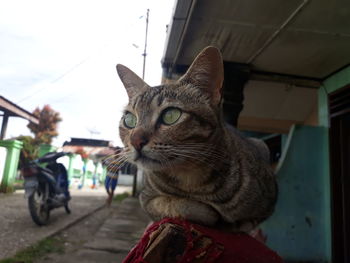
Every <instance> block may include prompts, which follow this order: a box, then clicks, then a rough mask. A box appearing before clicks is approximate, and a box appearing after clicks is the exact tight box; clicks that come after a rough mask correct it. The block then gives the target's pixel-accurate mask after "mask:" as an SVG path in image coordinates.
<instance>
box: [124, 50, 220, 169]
mask: <svg viewBox="0 0 350 263" xmlns="http://www.w3.org/2000/svg"><path fill="white" fill-rule="evenodd" d="M117 71H118V74H119V77H120V78H121V80H122V82H123V84H124V86H125V89H126V91H127V94H128V96H129V104H128V105H127V106H126V108H125V110H124V114H123V116H122V118H121V121H120V126H119V133H120V138H121V140H122V141H123V143H124V146H125V148H124V152H123V153H124V158H125V159H126V160H127V161H129V162H132V163H134V164H136V165H137V166H138V167H141V168H143V169H152V170H164V169H165V170H166V169H173V168H175V167H177V166H181V165H186V164H190V163H197V164H199V165H201V164H202V165H203V164H205V163H206V162H208V161H209V160H210V159H211V158H210V157H211V156H210V154H209V153H210V151H211V149H212V145H213V143H214V141H215V140H216V139H217V138H215V136H216V137H217V131H218V128H219V127H221V125H222V124H221V88H222V84H223V78H224V76H223V75H224V74H223V62H222V57H221V54H220V51H219V50H218V49H217V48H214V47H207V48H205V49H204V50H203V51H202V52H201V53H200V54H199V55H198V56H197V57H196V59H195V60H194V62H193V63H192V65H191V66H190V68H189V69H188V71H187V72H186V74H185V75H184V76H183V77H182V78H180V79H179V80H178V81H177V82H175V83H173V84H167V85H161V86H155V87H150V86H149V85H147V84H146V83H145V82H144V81H143V80H142V79H141V78H139V77H138V76H137V75H136V74H135V73H134V72H132V71H131V70H130V69H128V68H127V67H125V66H123V65H120V64H119V65H117Z"/></svg>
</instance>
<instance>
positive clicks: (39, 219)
mask: <svg viewBox="0 0 350 263" xmlns="http://www.w3.org/2000/svg"><path fill="white" fill-rule="evenodd" d="M48 198H49V185H48V184H47V183H46V184H44V185H43V186H42V187H41V186H40V187H39V188H38V189H37V190H36V191H35V192H34V193H33V194H32V195H30V196H29V198H28V207H29V212H30V215H31V217H32V219H33V221H34V223H36V224H37V225H39V226H43V225H47V223H48V221H49V218H50V209H49V207H48V205H47V200H48Z"/></svg>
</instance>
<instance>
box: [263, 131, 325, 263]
mask: <svg viewBox="0 0 350 263" xmlns="http://www.w3.org/2000/svg"><path fill="white" fill-rule="evenodd" d="M327 134H328V130H327V128H325V127H310V126H296V127H294V128H293V129H292V130H291V133H290V134H289V136H288V139H287V141H286V143H285V145H286V148H285V149H284V152H283V155H282V157H281V163H280V165H279V167H278V171H277V174H276V176H277V181H278V184H279V198H278V202H277V205H276V210H275V213H274V214H273V215H272V217H271V218H270V219H268V220H267V221H266V222H265V223H264V224H263V226H262V227H263V230H264V232H265V233H266V234H267V237H268V242H267V244H268V246H269V247H271V248H272V249H273V250H275V251H276V252H277V253H279V255H280V256H282V257H283V259H284V260H285V261H286V262H288V261H293V262H330V258H331V250H330V249H331V248H330V223H329V215H330V207H329V177H328V172H327V171H326V170H324V168H323V166H322V165H320V164H322V163H326V162H328V155H327V151H328V147H327V146H326V145H325V144H324V143H323V142H324V140H325V138H326V136H327Z"/></svg>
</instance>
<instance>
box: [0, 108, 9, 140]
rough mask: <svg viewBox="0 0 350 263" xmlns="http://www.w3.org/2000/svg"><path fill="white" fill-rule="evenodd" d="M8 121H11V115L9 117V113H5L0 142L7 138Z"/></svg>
mask: <svg viewBox="0 0 350 263" xmlns="http://www.w3.org/2000/svg"><path fill="white" fill-rule="evenodd" d="M8 120H9V115H8V113H7V112H6V111H5V113H4V115H3V117H2V125H1V132H0V140H3V139H4V138H5V135H6V130H7V123H8Z"/></svg>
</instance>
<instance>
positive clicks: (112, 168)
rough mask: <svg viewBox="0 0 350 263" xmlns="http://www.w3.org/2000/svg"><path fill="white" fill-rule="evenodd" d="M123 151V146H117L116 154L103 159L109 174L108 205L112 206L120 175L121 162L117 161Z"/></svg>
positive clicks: (107, 180) (107, 181)
mask: <svg viewBox="0 0 350 263" xmlns="http://www.w3.org/2000/svg"><path fill="white" fill-rule="evenodd" d="M120 152H121V148H119V147H117V148H116V149H115V150H114V154H113V155H111V156H109V157H108V158H106V159H105V160H104V161H103V165H105V166H106V168H107V175H106V179H105V188H106V191H107V195H108V197H107V200H106V202H107V205H108V206H110V205H111V203H112V200H113V197H114V191H115V189H116V187H117V185H118V176H119V170H120V167H119V165H120V164H119V163H118V162H116V160H117V159H118V154H119V153H120Z"/></svg>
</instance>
